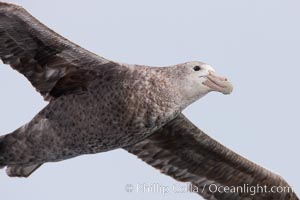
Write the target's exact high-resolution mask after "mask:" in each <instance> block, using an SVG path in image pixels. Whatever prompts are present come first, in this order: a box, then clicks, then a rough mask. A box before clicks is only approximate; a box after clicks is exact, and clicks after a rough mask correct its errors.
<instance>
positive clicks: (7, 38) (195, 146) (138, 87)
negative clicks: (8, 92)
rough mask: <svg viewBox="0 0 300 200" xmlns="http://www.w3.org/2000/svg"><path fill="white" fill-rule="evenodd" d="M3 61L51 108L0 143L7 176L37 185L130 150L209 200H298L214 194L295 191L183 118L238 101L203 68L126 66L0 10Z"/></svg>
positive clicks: (11, 7)
mask: <svg viewBox="0 0 300 200" xmlns="http://www.w3.org/2000/svg"><path fill="white" fill-rule="evenodd" d="M0 58H1V60H2V61H3V63H5V64H8V65H10V66H11V67H12V68H13V69H15V70H17V71H18V72H20V73H21V74H23V75H24V76H25V77H26V78H27V79H28V80H29V81H30V82H31V84H32V85H33V86H34V87H35V89H36V90H37V91H38V92H39V93H40V94H41V95H42V96H43V97H44V99H45V100H46V101H48V102H49V103H48V105H47V106H46V107H45V108H44V109H42V110H41V111H40V112H39V113H38V114H37V115H36V116H35V117H34V118H33V119H32V120H31V121H30V122H28V123H27V124H25V125H24V126H22V127H20V128H18V129H16V130H15V131H13V132H12V133H9V134H6V135H2V136H0V167H1V168H4V167H6V173H7V174H8V176H11V177H28V176H30V174H32V173H33V172H34V171H35V170H36V169H38V168H39V167H40V166H41V165H42V164H44V163H47V162H56V161H62V160H66V159H70V158H74V157H76V156H79V155H83V154H94V153H100V152H105V151H110V150H113V149H117V148H123V149H125V150H127V151H128V152H130V153H132V154H135V155H136V156H137V157H139V158H141V159H142V160H143V161H145V162H146V163H148V164H149V165H152V166H153V167H155V168H157V169H159V170H160V171H161V172H162V173H164V174H166V175H169V176H171V177H173V178H175V179H176V180H179V181H183V182H190V183H191V184H192V186H193V187H194V188H197V190H195V192H197V193H198V194H199V195H201V196H202V197H204V198H205V199H211V200H212V199H215V200H221V199H225V200H227V199H230V200H250V199H255V200H256V199H259V200H297V199H298V198H297V196H296V195H295V193H294V192H293V191H288V192H287V191H285V192H281V193H279V192H277V193H275V192H260V193H257V194H256V195H255V196H253V195H252V194H250V193H247V192H242V191H238V192H221V191H218V192H212V191H210V190H209V187H207V186H208V185H209V184H214V185H216V186H218V187H225V186H228V187H239V186H244V185H247V186H256V185H263V186H267V187H268V188H270V187H272V186H278V187H287V188H288V187H290V186H289V185H288V183H287V182H286V181H285V180H284V179H283V178H282V177H280V176H279V175H277V174H275V173H273V172H270V171H268V170H267V169H264V168H262V167H260V166H259V165H257V164H254V163H252V162H251V161H249V160H247V159H245V158H243V157H242V156H240V155H238V154H236V153H234V152H232V151H231V150H229V149H228V148H226V147H224V146H223V145H221V144H219V143H218V142H216V141H215V140H213V139H212V138H210V137H209V136H208V135H206V134H205V133H204V132H202V131H201V130H199V129H198V128H197V127H196V126H195V125H193V124H192V123H191V122H190V121H189V120H188V119H187V118H186V117H185V116H184V115H183V114H182V110H183V109H185V108H186V107H187V106H188V105H190V104H191V103H193V102H194V101H196V100H198V99H200V98H201V97H203V96H204V95H206V94H207V93H209V92H211V91H217V92H221V93H223V94H229V93H231V91H232V89H233V87H232V85H231V83H230V82H229V81H228V80H227V78H225V77H221V76H218V75H217V74H216V72H215V70H214V69H213V68H212V67H211V66H210V65H208V64H205V63H202V62H196V61H194V62H186V63H183V64H178V65H175V66H168V67H150V66H142V65H132V64H122V63H118V62H114V61H110V60H107V59H105V58H103V57H100V56H98V55H95V54H93V53H91V52H89V51H87V50H85V49H83V48H81V47H79V46H78V45H76V44H74V43H72V42H70V41H69V40H67V39H65V38H63V37H62V36H60V35H58V34H57V33H55V32H54V31H52V30H51V29H49V28H47V27H46V26H45V25H43V24H42V23H41V22H39V21H38V20H37V19H35V18H34V17H33V16H31V15H30V14H29V13H28V12H27V11H26V10H25V9H23V8H22V7H21V6H18V5H15V4H10V3H4V2H0Z"/></svg>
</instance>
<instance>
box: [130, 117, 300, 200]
mask: <svg viewBox="0 0 300 200" xmlns="http://www.w3.org/2000/svg"><path fill="white" fill-rule="evenodd" d="M125 149H126V150H127V151H129V152H130V153H133V154H135V155H137V156H138V157H139V158H141V159H142V160H143V161H145V162H146V163H148V164H149V165H151V166H153V167H155V168H157V169H159V170H160V171H161V172H162V173H164V174H167V175H169V176H171V177H173V178H175V179H176V180H179V181H183V182H190V183H191V184H192V185H193V187H192V189H193V190H194V191H195V192H198V194H200V195H201V196H203V197H204V198H205V199H216V200H223V199H230V200H241V199H245V200H246V199H249V200H250V199H253V200H256V199H257V200H258V199H259V200H271V199H272V200H274V199H278V200H297V199H298V198H297V197H296V195H295V194H294V193H293V192H292V188H291V187H290V186H289V185H288V184H287V182H286V181H285V180H284V179H283V178H282V177H280V176H279V175H277V174H275V173H273V172H270V171H269V170H267V169H265V168H263V167H260V166H259V165H257V164H255V163H253V162H251V161H249V160H247V159H245V158H243V157H242V156H240V155H238V154H236V153H234V152H233V151H231V150H229V149H228V148H226V147H224V146H223V145H221V144H220V143H218V142H217V141H215V140H213V139H212V138H210V137H209V136H208V135H206V134H205V133H204V132H202V131H201V130H199V129H198V128H197V127H196V126H195V125H193V124H192V123H191V122H190V121H189V120H188V119H186V118H185V117H184V116H183V115H182V114H181V115H180V116H179V117H177V118H176V119H175V120H173V121H171V122H170V123H168V124H167V125H165V126H164V127H163V128H161V129H160V130H158V131H157V132H155V133H154V134H153V135H152V136H150V137H149V138H147V139H146V140H144V141H142V142H140V143H137V144H135V145H132V146H129V147H126V148H125ZM257 185H260V186H263V187H264V186H266V188H267V189H268V190H270V189H271V187H273V186H276V187H286V188H288V189H290V192H286V193H268V192H261V193H257V194H255V195H253V193H251V192H249V191H248V192H245V191H242V190H240V191H236V192H214V191H213V190H212V187H215V186H218V187H219V188H224V187H226V186H228V187H230V188H231V189H232V188H238V187H244V186H246V187H248V188H250V187H256V186H257Z"/></svg>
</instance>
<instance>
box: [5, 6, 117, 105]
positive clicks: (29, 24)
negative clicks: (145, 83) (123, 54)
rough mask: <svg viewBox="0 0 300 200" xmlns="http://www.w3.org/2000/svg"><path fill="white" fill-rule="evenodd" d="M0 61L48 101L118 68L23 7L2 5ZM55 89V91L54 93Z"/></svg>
mask: <svg viewBox="0 0 300 200" xmlns="http://www.w3.org/2000/svg"><path fill="white" fill-rule="evenodd" d="M0 58H1V59H2V61H3V62H4V63H6V64H9V65H10V66H11V67H12V68H13V69H15V70H17V71H19V72H20V73H22V74H23V75H24V76H25V77H27V79H28V80H29V81H30V82H31V84H32V85H33V86H34V87H35V88H36V89H37V91H38V92H40V93H41V95H42V96H43V97H44V98H45V99H46V100H49V99H51V98H52V97H57V96H59V95H61V94H63V93H65V92H70V91H72V90H77V89H80V88H82V87H85V86H86V84H88V82H89V81H90V80H91V79H93V77H94V74H95V73H94V72H91V71H95V70H103V67H101V66H106V68H107V69H109V68H112V67H114V66H116V65H117V64H116V63H113V62H110V61H108V60H106V59H104V58H102V57H100V56H97V55H95V54H93V53H91V52H89V51H87V50H85V49H83V48H81V47H79V46H77V45H76V44H74V43H72V42H70V41H68V40H67V39H65V38H63V37H62V36H60V35H58V34H56V33H55V32H54V31H52V30H50V29H49V28H48V27H46V26H45V25H43V24H42V23H41V22H39V21H38V20H37V19H35V18H34V17H33V16H31V15H30V14H29V13H28V12H27V11H26V10H25V9H23V8H22V7H20V6H17V5H14V4H9V3H2V2H0ZM53 89H54V90H53Z"/></svg>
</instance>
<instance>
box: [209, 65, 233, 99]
mask: <svg viewBox="0 0 300 200" xmlns="http://www.w3.org/2000/svg"><path fill="white" fill-rule="evenodd" d="M206 77H207V80H206V81H204V82H203V84H204V85H206V86H207V87H209V88H210V89H211V90H212V91H217V92H222V93H223V94H230V93H231V92H232V90H233V86H232V84H231V83H230V82H229V81H228V79H227V78H225V77H221V76H218V75H217V74H216V73H215V72H213V71H209V74H208V75H207V76H206Z"/></svg>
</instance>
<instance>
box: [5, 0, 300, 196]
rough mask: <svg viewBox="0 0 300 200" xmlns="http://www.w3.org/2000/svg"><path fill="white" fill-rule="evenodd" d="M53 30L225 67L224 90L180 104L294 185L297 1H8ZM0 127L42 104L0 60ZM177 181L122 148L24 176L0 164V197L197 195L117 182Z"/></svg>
mask: <svg viewBox="0 0 300 200" xmlns="http://www.w3.org/2000/svg"><path fill="white" fill-rule="evenodd" d="M15 2H16V3H18V4H21V5H23V7H25V8H26V9H27V10H28V11H30V12H31V13H32V14H33V15H34V16H35V17H37V18H38V19H39V20H41V21H42V22H43V23H45V24H47V25H48V26H50V27H51V28H53V29H54V30H55V31H56V32H58V33H60V34H62V35H63V36H65V37H67V38H69V39H70V40H72V41H74V42H76V43H78V44H79V45H81V46H83V47H85V48H87V49H89V50H91V51H93V52H95V53H97V54H100V55H102V56H104V57H106V58H109V59H112V60H115V61H120V62H125V63H138V64H146V65H155V66H165V65H172V64H177V63H181V62H185V61H189V60H199V61H204V62H207V63H209V64H211V65H212V66H213V67H214V68H215V69H216V70H217V72H218V73H219V74H224V75H227V76H228V77H229V78H230V79H231V81H232V82H233V84H234V86H235V90H234V92H233V94H232V95H230V96H223V95H221V94H213V93H211V94H209V95H208V96H206V97H204V98H203V99H201V100H200V101H198V102H196V103H194V104H193V105H191V106H190V107H189V108H188V109H186V110H185V111H184V113H185V114H186V115H187V116H188V118H189V119H191V120H192V121H193V122H194V123H195V124H196V125H197V126H199V127H200V128H201V129H203V130H205V131H206V132H207V133H208V134H209V135H210V136H212V137H213V138H215V139H217V140H218V141H219V142H221V143H222V144H224V145H226V146H227V147H229V148H231V149H232V150H234V151H236V152H237V153H239V154H241V155H243V156H245V157H247V158H249V159H250V160H252V161H255V162H257V163H258V164H260V165H263V166H264V167H266V168H268V169H271V170H273V171H275V172H277V173H279V174H281V175H282V176H283V177H285V178H286V179H287V180H288V181H289V183H290V184H292V185H293V186H294V189H295V191H296V192H298V194H300V174H299V171H298V170H299V169H300V161H299V155H298V154H299V153H298V152H299V150H300V145H299V139H300V136H299V134H300V126H299V119H300V115H299V112H300V107H299V102H300V95H299V88H298V87H299V85H300V79H299V75H300V59H299V53H300V37H299V36H300V26H299V19H300V12H299V9H300V2H299V1H297V0H285V1H282V0H281V1H279V0H265V1H261V0H227V1H217V0H210V1H204V0H187V1H181V0H180V1H179V0H165V1H160V0H151V1H140V0H127V1H123V0H109V1H108V0H107V1H103V0H90V1H85V2H86V3H82V2H83V1H71V0H65V1H61V0H51V1H50V0H49V1H46V0H45V1H40V0H18V1H15ZM0 93H1V98H0V121H1V124H0V133H1V135H2V134H5V133H8V132H11V131H13V130H14V129H16V128H18V127H19V126H21V125H23V124H24V123H26V122H28V121H29V120H30V119H31V118H32V117H33V116H34V115H35V114H36V113H37V112H38V111H39V110H40V109H41V108H43V107H44V106H45V105H46V103H45V102H43V100H42V98H41V97H40V95H39V94H38V93H36V92H35V90H34V88H33V87H32V86H31V85H30V84H29V82H28V81H27V80H26V79H25V78H24V77H22V75H20V74H18V73H17V72H15V71H13V70H12V69H10V67H8V66H5V65H1V66H0ZM138 183H146V184H154V183H159V184H161V185H164V186H173V184H178V183H177V182H176V181H174V180H173V179H171V178H169V177H167V176H165V175H162V174H160V173H159V171H157V170H155V169H153V168H152V167H150V166H148V165H146V164H145V163H143V162H142V161H140V160H138V159H137V158H135V157H134V156H132V155H129V154H128V153H127V152H125V151H123V150H116V151H113V152H109V153H102V154H97V155H90V156H81V157H78V158H75V159H71V160H68V161H64V162H59V163H51V164H46V165H45V166H43V167H42V168H40V169H39V170H38V171H36V172H35V173H34V174H33V175H32V177H30V178H29V179H11V178H8V177H7V176H6V175H5V173H4V171H3V170H1V171H0V188H1V199H9V200H15V199H21V198H22V199H31V200H38V199H41V198H42V199H44V200H48V199H49V200H50V199H51V200H52V199H74V200H76V199H82V198H86V199H90V200H99V199H123V200H139V199H145V200H148V199H149V200H150V199H151V200H152V199H166V200H167V199H170V200H179V199H190V200H191V199H201V198H199V196H197V195H195V194H186V193H183V194H176V193H174V192H170V193H167V194H164V195H163V194H160V193H136V192H133V193H128V192H126V191H125V189H124V187H125V185H126V184H133V185H136V184H138Z"/></svg>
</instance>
